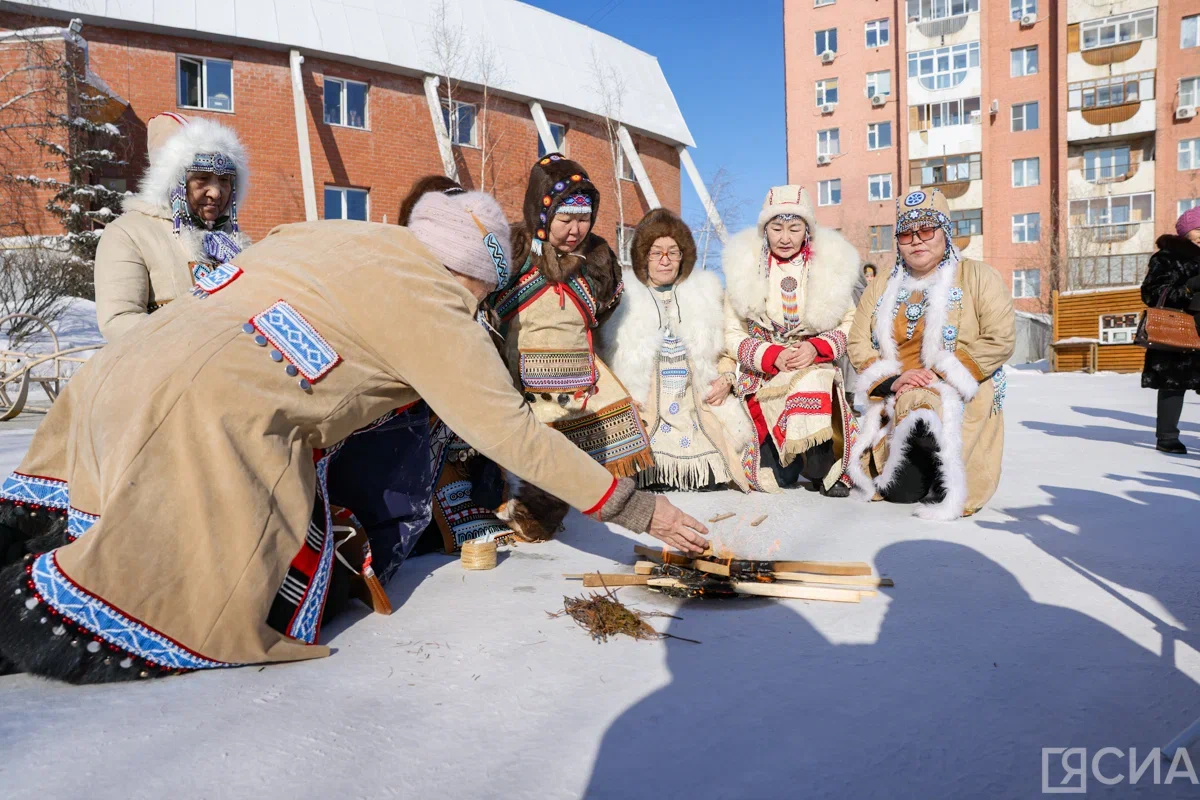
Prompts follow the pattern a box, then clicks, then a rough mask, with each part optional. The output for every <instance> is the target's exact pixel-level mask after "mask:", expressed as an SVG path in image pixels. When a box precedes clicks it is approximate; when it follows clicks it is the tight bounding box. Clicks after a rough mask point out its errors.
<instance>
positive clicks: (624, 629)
mask: <svg viewBox="0 0 1200 800" xmlns="http://www.w3.org/2000/svg"><path fill="white" fill-rule="evenodd" d="M548 613H549V612H548ZM562 616H569V617H570V618H571V619H573V620H575V623H576V624H577V625H579V627H581V628H583V629H584V630H586V631H587V632H588V633H590V634H591V635H592V638H593V639H595V640H596V641H597V642H607V641H608V637H610V636H616V635H618V634H625V635H626V636H631V637H633V638H634V639H679V640H680V641H684V642H691V643H693V644H700V643H699V642H697V641H695V640H694V639H684V638H683V637H681V636H674V635H672V634H669V633H659V632H658V631H656V630H654V628H652V627H651V626H650V623H648V622H646V618H647V617H667V618H669V619H675V620H677V619H679V617H676V616H672V615H671V614H664V613H663V612H661V611H634V610H633V609H631V608H628V607H627V606H626V605H625V604H624V603H622V602H621V601H620V600H618V599H617V596H616V594H615V593H614V592H613V591H612V590H611V589H609V590H608V591H606V592H604V593H603V594H600V593H599V592H593V593H592V594H591V595H590V596H589V595H585V596H582V597H565V596H564V597H563V609H562V611H559V612H556V613H550V618H551V619H557V618H559V617H562Z"/></svg>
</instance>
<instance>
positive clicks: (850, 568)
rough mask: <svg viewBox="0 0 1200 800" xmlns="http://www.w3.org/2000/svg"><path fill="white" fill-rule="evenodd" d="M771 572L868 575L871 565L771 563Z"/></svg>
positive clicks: (817, 562) (834, 562) (803, 562)
mask: <svg viewBox="0 0 1200 800" xmlns="http://www.w3.org/2000/svg"><path fill="white" fill-rule="evenodd" d="M735 563H736V562H735ZM771 571H772V572H816V573H818V574H820V575H870V574H871V565H870V564H864V563H862V562H861V561H840V562H839V561H772V562H771Z"/></svg>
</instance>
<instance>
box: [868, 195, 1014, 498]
mask: <svg viewBox="0 0 1200 800" xmlns="http://www.w3.org/2000/svg"><path fill="white" fill-rule="evenodd" d="M896 207H897V217H898V218H897V220H896V249H897V251H898V257H897V260H896V266H895V267H894V268H893V269H892V273H891V276H890V277H889V278H888V279H887V280H886V281H885V280H882V279H879V280H876V281H874V282H873V283H872V284H871V285H870V286H869V287H868V288H867V291H866V293H865V294H864V295H863V297H862V300H861V301H860V302H859V306H858V313H857V315H856V316H855V319H854V328H853V330H852V331H851V333H850V359H851V361H853V362H854V368H855V369H856V370H858V385H857V399H858V400H859V402H860V403H862V404H864V405H866V404H869V407H868V409H867V412H866V414H865V415H864V417H863V428H862V430H861V432H860V434H859V438H858V442H857V444H856V446H855V449H854V452H853V453H852V458H851V470H852V472H851V476H852V477H853V478H854V483H855V486H856V488H857V489H858V490H859V491H860V493H861V496H862V497H863V499H868V500H869V499H872V498H873V497H875V496H876V493H877V492H878V493H879V495H882V497H883V499H885V500H889V501H891V502H895V503H918V502H920V503H922V506H921V507H920V508H919V509H918V510H917V516H919V517H924V518H926V519H940V520H952V519H957V518H959V517H960V516H963V515H969V514H974V513H975V512H976V511H978V510H979V509H980V508H982V507H983V505H984V504H985V503H986V502H987V501H988V500H989V499H991V497H992V495H993V494H994V493H995V491H996V486H997V485H998V484H999V482H1000V460H1001V456H1002V455H1003V452H1004V415H1003V413H1002V410H1003V407H1004V388H1005V382H1004V371H1003V364H1004V362H1005V361H1007V360H1008V359H1009V357H1010V356H1011V355H1012V352H1013V344H1014V341H1015V318H1014V314H1013V306H1012V298H1011V292H1009V290H1008V287H1007V286H1006V285H1005V283H1004V280H1003V279H1002V278H1001V277H1000V275H999V273H997V272H996V270H994V269H992V268H991V267H989V266H988V265H987V264H982V263H980V262H978V261H972V260H970V259H963V258H961V257H960V256H959V253H958V249H957V248H956V247H954V245H953V243H952V242H951V236H952V229H951V223H950V209H949V206H948V204H947V203H946V199H945V198H944V197H943V196H942V194H941V193H940V192H938V191H937V190H936V189H931V190H915V191H912V192H909V193H908V195H906V196H905V197H904V199H903V201H897V203H896Z"/></svg>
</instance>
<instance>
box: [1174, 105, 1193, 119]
mask: <svg viewBox="0 0 1200 800" xmlns="http://www.w3.org/2000/svg"><path fill="white" fill-rule="evenodd" d="M1194 116H1196V107H1195V106H1180V107H1179V108H1177V109H1175V119H1191V118H1192V117H1194Z"/></svg>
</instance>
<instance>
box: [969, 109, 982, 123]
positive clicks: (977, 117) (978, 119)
mask: <svg viewBox="0 0 1200 800" xmlns="http://www.w3.org/2000/svg"><path fill="white" fill-rule="evenodd" d="M982 122H983V112H982V111H980V110H979V109H975V110H974V111H972V112H971V124H972V125H979V124H980V123H982Z"/></svg>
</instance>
